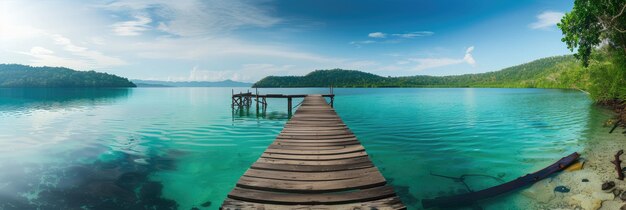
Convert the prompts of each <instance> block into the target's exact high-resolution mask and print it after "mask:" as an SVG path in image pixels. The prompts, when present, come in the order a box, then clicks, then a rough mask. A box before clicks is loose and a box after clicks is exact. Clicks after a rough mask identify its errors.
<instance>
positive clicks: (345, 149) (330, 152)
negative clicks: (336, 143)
mask: <svg viewBox="0 0 626 210" xmlns="http://www.w3.org/2000/svg"><path fill="white" fill-rule="evenodd" d="M359 151H365V148H364V147H363V146H362V145H351V146H346V147H343V148H340V149H332V150H300V149H276V148H268V149H266V150H265V153H272V154H302V155H336V154H344V153H352V152H359Z"/></svg>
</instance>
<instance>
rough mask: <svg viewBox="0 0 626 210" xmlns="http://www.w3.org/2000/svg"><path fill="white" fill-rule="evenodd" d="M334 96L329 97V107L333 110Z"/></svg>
mask: <svg viewBox="0 0 626 210" xmlns="http://www.w3.org/2000/svg"><path fill="white" fill-rule="evenodd" d="M334 104H335V96H334V95H331V96H330V107H332V108H335V105H334Z"/></svg>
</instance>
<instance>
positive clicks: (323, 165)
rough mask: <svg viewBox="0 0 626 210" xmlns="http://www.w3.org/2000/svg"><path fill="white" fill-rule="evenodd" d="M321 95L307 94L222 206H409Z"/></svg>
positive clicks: (256, 207) (259, 207) (278, 207)
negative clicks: (388, 183) (399, 196)
mask: <svg viewBox="0 0 626 210" xmlns="http://www.w3.org/2000/svg"><path fill="white" fill-rule="evenodd" d="M405 208H406V207H405V206H404V204H403V203H402V202H401V201H400V199H399V198H398V196H397V195H396V193H395V192H394V190H393V188H392V187H391V186H389V185H387V181H386V180H385V178H384V177H383V176H382V174H381V173H380V172H379V171H378V168H376V166H374V164H373V163H372V162H371V161H370V159H369V157H368V155H367V153H366V152H365V148H363V146H362V145H361V144H360V143H359V141H358V140H357V139H356V137H355V136H354V134H353V133H352V132H351V131H350V129H348V127H346V125H345V124H344V123H343V121H342V120H341V118H339V116H337V113H335V110H334V109H333V108H331V107H330V106H329V105H328V104H327V103H326V100H324V98H323V97H322V96H321V95H310V96H306V97H305V98H304V101H303V102H302V105H301V106H300V108H298V110H297V111H296V113H295V114H294V116H293V117H292V118H291V120H289V121H288V122H287V123H286V124H285V127H284V129H283V130H282V131H281V132H280V134H278V137H276V140H275V141H274V142H273V143H272V144H271V145H270V146H269V147H268V148H267V150H265V152H264V153H263V154H262V155H261V157H260V158H259V159H258V160H257V161H256V163H254V164H253V165H252V166H251V167H250V169H248V171H246V173H245V174H244V175H243V176H242V177H241V178H240V179H239V181H238V182H237V185H236V186H235V188H234V189H233V190H232V191H231V192H230V193H229V194H228V197H227V198H226V200H224V203H222V207H221V209H350V210H352V209H405Z"/></svg>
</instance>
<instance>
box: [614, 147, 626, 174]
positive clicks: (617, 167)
mask: <svg viewBox="0 0 626 210" xmlns="http://www.w3.org/2000/svg"><path fill="white" fill-rule="evenodd" d="M622 154H624V150H620V151H617V153H615V156H614V157H615V160H613V161H611V163H613V164H614V165H615V170H616V171H617V179H619V180H624V171H623V170H622V160H620V159H619V156H621V155H622Z"/></svg>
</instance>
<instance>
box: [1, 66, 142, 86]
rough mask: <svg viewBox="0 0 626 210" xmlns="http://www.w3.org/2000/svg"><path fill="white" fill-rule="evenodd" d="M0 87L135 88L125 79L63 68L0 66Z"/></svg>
mask: <svg viewBox="0 0 626 210" xmlns="http://www.w3.org/2000/svg"><path fill="white" fill-rule="evenodd" d="M0 87H136V86H135V84H133V83H132V82H131V81H129V80H128V79H126V78H123V77H119V76H116V75H112V74H107V73H100V72H95V71H75V70H72V69H68V68H63V67H33V66H26V65H19V64H0Z"/></svg>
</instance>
